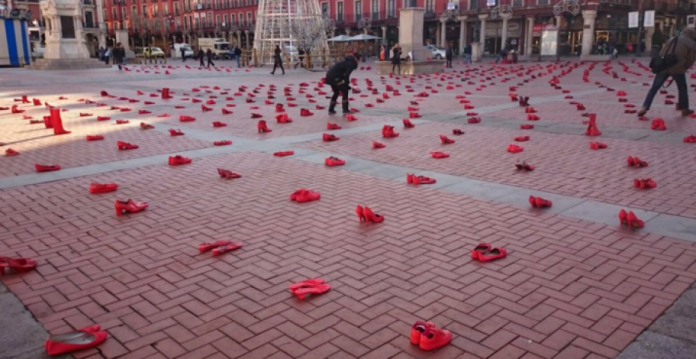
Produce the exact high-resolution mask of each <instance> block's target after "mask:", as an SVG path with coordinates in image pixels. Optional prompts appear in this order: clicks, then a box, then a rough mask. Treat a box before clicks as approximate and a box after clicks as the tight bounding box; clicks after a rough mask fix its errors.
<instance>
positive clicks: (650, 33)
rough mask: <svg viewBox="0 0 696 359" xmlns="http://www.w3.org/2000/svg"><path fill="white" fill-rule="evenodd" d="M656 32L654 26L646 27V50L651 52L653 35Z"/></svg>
mask: <svg viewBox="0 0 696 359" xmlns="http://www.w3.org/2000/svg"><path fill="white" fill-rule="evenodd" d="M654 33H655V27H654V26H653V27H646V28H645V51H646V52H647V53H650V49H652V37H653V34H654Z"/></svg>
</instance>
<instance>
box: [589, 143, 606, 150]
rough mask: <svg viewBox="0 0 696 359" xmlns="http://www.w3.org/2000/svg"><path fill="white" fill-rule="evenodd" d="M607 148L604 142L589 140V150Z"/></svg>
mask: <svg viewBox="0 0 696 359" xmlns="http://www.w3.org/2000/svg"><path fill="white" fill-rule="evenodd" d="M605 148H607V144H606V143H601V142H590V149H591V150H602V149H605Z"/></svg>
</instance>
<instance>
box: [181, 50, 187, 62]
mask: <svg viewBox="0 0 696 359" xmlns="http://www.w3.org/2000/svg"><path fill="white" fill-rule="evenodd" d="M181 62H186V53H183V52H182V53H181Z"/></svg>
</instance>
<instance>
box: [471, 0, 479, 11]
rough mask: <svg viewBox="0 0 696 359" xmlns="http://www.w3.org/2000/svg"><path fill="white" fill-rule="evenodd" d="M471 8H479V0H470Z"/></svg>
mask: <svg viewBox="0 0 696 359" xmlns="http://www.w3.org/2000/svg"><path fill="white" fill-rule="evenodd" d="M469 10H478V1H469Z"/></svg>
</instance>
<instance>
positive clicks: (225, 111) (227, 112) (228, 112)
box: [222, 107, 234, 115]
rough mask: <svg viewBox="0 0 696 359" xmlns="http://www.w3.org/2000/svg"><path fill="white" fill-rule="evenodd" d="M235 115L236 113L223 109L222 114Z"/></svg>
mask: <svg viewBox="0 0 696 359" xmlns="http://www.w3.org/2000/svg"><path fill="white" fill-rule="evenodd" d="M233 113H234V112H232V111H230V110H228V109H226V108H224V107H223V108H222V114H223V115H231V114H233Z"/></svg>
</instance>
